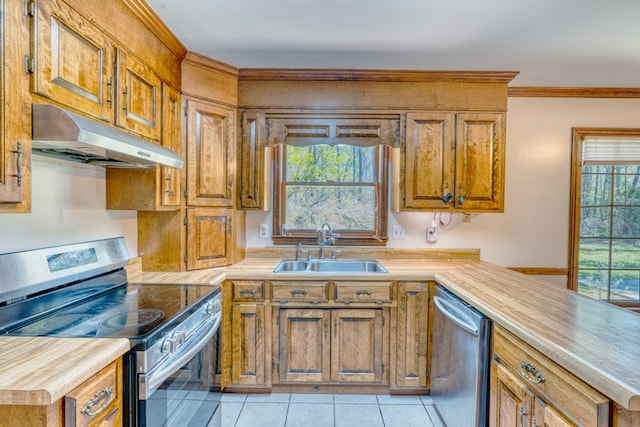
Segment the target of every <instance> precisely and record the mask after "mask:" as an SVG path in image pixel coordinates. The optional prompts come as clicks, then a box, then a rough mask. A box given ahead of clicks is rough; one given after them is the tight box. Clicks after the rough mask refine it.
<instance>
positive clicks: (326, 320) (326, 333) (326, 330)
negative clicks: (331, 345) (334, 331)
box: [324, 319, 329, 341]
mask: <svg viewBox="0 0 640 427" xmlns="http://www.w3.org/2000/svg"><path fill="white" fill-rule="evenodd" d="M328 333H329V319H324V339H325V341H326V340H327V339H328V336H327V335H328Z"/></svg>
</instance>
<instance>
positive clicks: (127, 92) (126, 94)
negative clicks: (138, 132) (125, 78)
mask: <svg viewBox="0 0 640 427" xmlns="http://www.w3.org/2000/svg"><path fill="white" fill-rule="evenodd" d="M122 94H123V95H124V106H123V107H122V109H123V110H124V111H125V112H128V110H127V106H128V104H129V88H128V87H127V86H125V87H124V92H122Z"/></svg>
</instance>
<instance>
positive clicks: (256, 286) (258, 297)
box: [231, 280, 264, 301]
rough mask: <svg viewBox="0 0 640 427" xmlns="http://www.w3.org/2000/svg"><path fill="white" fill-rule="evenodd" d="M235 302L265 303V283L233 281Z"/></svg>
mask: <svg viewBox="0 0 640 427" xmlns="http://www.w3.org/2000/svg"><path fill="white" fill-rule="evenodd" d="M231 285H232V286H233V300H234V301H264V282H263V281H261V280H258V281H255V280H232V281H231Z"/></svg>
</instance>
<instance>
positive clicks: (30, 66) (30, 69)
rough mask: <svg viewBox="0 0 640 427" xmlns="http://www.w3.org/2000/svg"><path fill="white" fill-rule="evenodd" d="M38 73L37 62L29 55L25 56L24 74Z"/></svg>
mask: <svg viewBox="0 0 640 427" xmlns="http://www.w3.org/2000/svg"><path fill="white" fill-rule="evenodd" d="M35 71H36V60H35V59H33V58H32V57H30V56H29V55H25V56H24V72H25V74H33V73H34V72H35Z"/></svg>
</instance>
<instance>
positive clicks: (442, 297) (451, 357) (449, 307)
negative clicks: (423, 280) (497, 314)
mask: <svg viewBox="0 0 640 427" xmlns="http://www.w3.org/2000/svg"><path fill="white" fill-rule="evenodd" d="M433 302H434V307H435V310H434V313H433V349H432V352H431V396H432V398H433V402H434V404H435V406H436V409H437V410H438V413H439V414H440V417H441V418H442V421H444V423H445V425H446V426H447V427H471V426H473V427H484V426H486V425H487V423H488V420H487V415H488V396H489V339H490V336H489V319H488V318H487V317H486V316H485V315H483V314H482V313H480V312H479V311H477V310H476V309H474V308H473V307H471V306H469V305H468V304H467V303H465V302H464V301H462V300H460V299H459V298H457V297H456V296H455V295H453V294H452V293H451V292H449V291H447V290H446V289H444V288H443V287H441V286H436V292H435V295H434V297H433Z"/></svg>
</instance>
